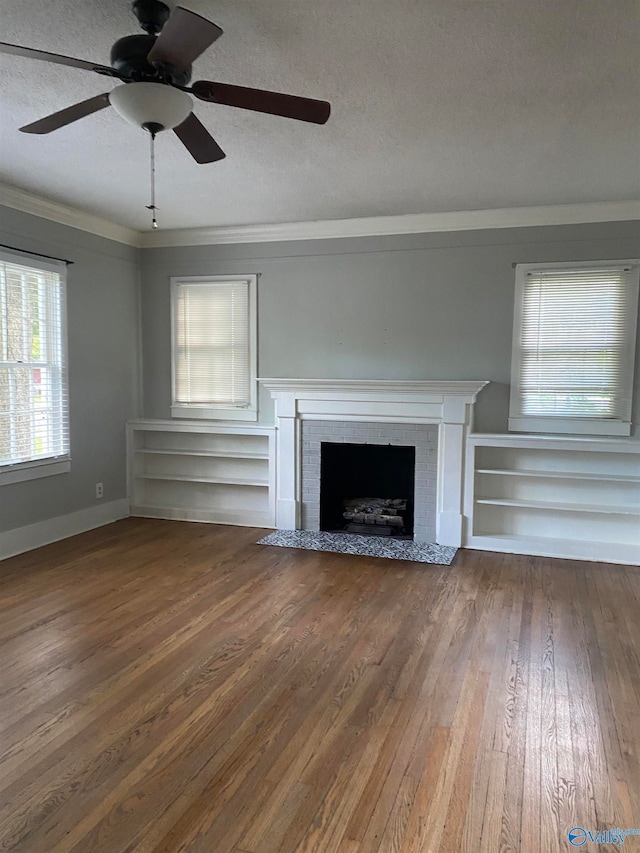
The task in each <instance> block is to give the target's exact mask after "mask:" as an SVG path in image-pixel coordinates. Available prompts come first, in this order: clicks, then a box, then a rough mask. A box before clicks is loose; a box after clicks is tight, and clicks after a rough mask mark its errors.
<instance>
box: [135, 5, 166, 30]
mask: <svg viewBox="0 0 640 853" xmlns="http://www.w3.org/2000/svg"><path fill="white" fill-rule="evenodd" d="M131 8H132V9H133V14H134V15H135V16H136V18H137V19H138V21H139V22H140V26H141V27H142V29H143V30H144V31H145V32H146V33H150V34H151V35H154V36H155V35H157V34H158V33H159V32H160V30H161V29H162V28H163V27H164V25H165V24H166V23H167V21H168V20H169V15H170V14H171V9H170V8H169V7H168V6H167V4H166V3H163V2H162V0H133V3H132V4H131Z"/></svg>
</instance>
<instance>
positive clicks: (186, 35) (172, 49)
mask: <svg viewBox="0 0 640 853" xmlns="http://www.w3.org/2000/svg"><path fill="white" fill-rule="evenodd" d="M221 35H222V30H221V29H220V27H218V26H217V25H216V24H214V23H212V22H211V21H208V20H207V19H206V18H203V17H202V16H201V15H196V13H195V12H190V11H189V10H188V9H183V8H182V7H181V6H176V8H175V9H174V10H173V12H172V13H171V17H170V18H169V20H168V21H167V23H166V24H165V25H164V27H163V28H162V32H161V33H160V35H159V36H158V38H157V39H156V42H155V44H154V45H153V47H152V48H151V50H150V51H149V55H148V56H147V60H148V61H149V62H150V63H151V64H152V65H160V66H162V65H167V66H170V67H171V68H172V69H173V70H174V71H186V70H187V69H188V68H189V66H190V65H191V63H192V62H193V61H194V59H197V58H198V57H199V56H200V54H201V53H202V52H203V51H205V50H206V49H207V48H208V47H209V45H211V44H213V42H214V41H215V40H216V39H218V38H220V36H221Z"/></svg>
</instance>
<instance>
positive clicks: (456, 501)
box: [259, 379, 488, 546]
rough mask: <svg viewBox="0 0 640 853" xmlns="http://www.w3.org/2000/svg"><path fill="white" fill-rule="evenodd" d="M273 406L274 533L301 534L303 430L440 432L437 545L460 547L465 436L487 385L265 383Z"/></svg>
mask: <svg viewBox="0 0 640 853" xmlns="http://www.w3.org/2000/svg"><path fill="white" fill-rule="evenodd" d="M259 382H260V384H261V385H263V386H264V387H265V388H266V389H267V390H269V391H270V392H271V396H272V397H273V399H274V400H275V422H276V428H277V439H276V443H277V453H276V526H277V527H278V529H279V530H297V529H300V502H301V496H300V468H301V447H300V422H301V421H302V420H303V419H310V420H343V421H349V420H350V421H359V422H368V423H371V422H386V423H394V422H395V423H413V424H438V433H439V435H438V478H437V479H438V485H437V516H436V531H437V533H436V538H437V542H438V544H440V545H454V546H459V545H461V544H462V527H463V517H462V497H463V481H464V453H465V446H466V436H467V433H468V432H469V430H470V429H471V426H472V423H473V405H474V403H475V400H476V397H477V395H478V394H479V393H480V391H481V390H482V389H483V388H484V387H485V385H487V384H488V382H487V381H467V380H463V381H437V380H434V381H428V380H426V381H417V380H416V381H414V380H408V381H407V380H404V381H401V380H399V381H395V380H388V379H387V380H374V379H260V380H259Z"/></svg>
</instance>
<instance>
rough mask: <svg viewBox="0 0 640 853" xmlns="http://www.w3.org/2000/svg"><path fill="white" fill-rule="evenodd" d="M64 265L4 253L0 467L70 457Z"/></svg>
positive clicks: (0, 274)
mask: <svg viewBox="0 0 640 853" xmlns="http://www.w3.org/2000/svg"><path fill="white" fill-rule="evenodd" d="M65 335H66V328H65V272H64V268H60V269H59V271H55V269H53V268H52V269H49V268H44V265H43V268H41V267H40V264H39V263H37V262H31V261H25V263H17V262H14V261H13V260H7V259H6V258H4V257H0V467H2V468H3V469H4V470H5V471H6V470H7V469H8V467H9V466H24V465H32V464H33V463H38V462H44V461H51V460H62V459H67V458H68V455H69V401H68V383H67V367H66V337H65Z"/></svg>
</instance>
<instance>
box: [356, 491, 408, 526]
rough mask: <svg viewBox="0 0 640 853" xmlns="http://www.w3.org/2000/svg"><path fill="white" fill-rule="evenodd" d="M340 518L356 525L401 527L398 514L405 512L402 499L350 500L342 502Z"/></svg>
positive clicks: (405, 504)
mask: <svg viewBox="0 0 640 853" xmlns="http://www.w3.org/2000/svg"><path fill="white" fill-rule="evenodd" d="M343 506H344V512H343V513H342V517H343V518H344V519H345V520H346V521H350V522H354V523H356V524H379V525H384V524H386V525H388V526H390V527H403V526H404V518H403V517H402V516H401V515H400V514H399V513H401V512H403V511H404V510H406V508H407V501H406V500H404V499H403V498H351V499H349V500H346V501H344V503H343Z"/></svg>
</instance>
